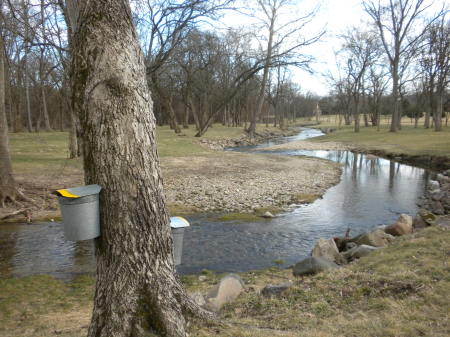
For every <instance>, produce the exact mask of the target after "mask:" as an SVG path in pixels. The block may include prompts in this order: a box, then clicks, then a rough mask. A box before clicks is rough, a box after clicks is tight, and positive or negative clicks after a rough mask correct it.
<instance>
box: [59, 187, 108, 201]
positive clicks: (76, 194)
mask: <svg viewBox="0 0 450 337" xmlns="http://www.w3.org/2000/svg"><path fill="white" fill-rule="evenodd" d="M101 190H102V187H101V186H100V185H96V184H94V185H87V186H80V187H72V188H63V189H60V190H56V191H55V192H54V193H55V194H56V195H58V196H60V197H65V198H72V199H76V198H81V197H86V196H88V195H93V194H99V193H100V191H101Z"/></svg>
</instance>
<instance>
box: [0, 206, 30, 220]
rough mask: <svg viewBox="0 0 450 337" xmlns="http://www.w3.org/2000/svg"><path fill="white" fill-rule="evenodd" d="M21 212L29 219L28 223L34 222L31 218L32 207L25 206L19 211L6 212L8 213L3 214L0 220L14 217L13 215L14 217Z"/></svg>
mask: <svg viewBox="0 0 450 337" xmlns="http://www.w3.org/2000/svg"><path fill="white" fill-rule="evenodd" d="M19 214H23V215H24V216H25V218H26V219H27V222H28V223H31V222H32V219H31V208H24V209H20V210H18V211H15V212H12V213H9V214H6V215H4V216H2V217H1V218H0V220H6V219H9V218H12V217H14V216H16V215H19Z"/></svg>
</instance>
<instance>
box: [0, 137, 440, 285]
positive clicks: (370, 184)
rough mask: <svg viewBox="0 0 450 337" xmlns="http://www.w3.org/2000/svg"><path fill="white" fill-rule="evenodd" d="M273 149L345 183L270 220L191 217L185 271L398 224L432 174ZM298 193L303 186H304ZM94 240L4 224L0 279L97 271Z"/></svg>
mask: <svg viewBox="0 0 450 337" xmlns="http://www.w3.org/2000/svg"><path fill="white" fill-rule="evenodd" d="M320 135H323V134H322V133H321V132H320V131H319V130H314V129H301V131H300V132H299V134H298V135H296V136H292V137H282V138H279V139H276V140H272V141H269V142H267V143H264V144H259V145H256V146H244V147H240V148H234V149H230V150H233V151H246V152H248V151H254V152H264V148H265V147H268V146H271V145H274V144H280V143H286V142H290V141H294V140H301V139H307V138H312V137H317V136H320ZM270 153H272V154H273V153H276V154H279V155H288V156H311V157H318V158H323V159H327V160H331V161H335V162H338V163H341V164H342V175H341V180H340V182H339V183H338V184H337V185H335V186H333V187H332V188H330V189H329V190H328V191H327V192H326V193H325V194H324V195H323V197H322V198H321V199H318V200H316V201H315V202H314V203H312V204H307V205H292V206H291V207H290V209H289V210H288V211H286V212H284V213H281V214H279V215H277V216H276V217H275V218H273V219H262V218H261V220H258V221H256V222H238V221H227V222H220V221H214V220H212V218H211V216H210V214H196V215H193V216H189V217H186V218H187V219H188V221H189V222H190V223H191V226H190V227H189V228H188V229H187V230H186V231H185V235H184V244H183V258H182V264H181V265H180V266H178V268H177V269H178V272H179V273H181V274H191V273H196V272H199V271H201V270H203V269H209V270H213V271H216V272H240V271H249V270H255V269H262V268H267V267H272V266H281V267H287V266H289V265H291V264H293V263H296V262H298V261H299V260H301V259H302V258H304V257H306V256H308V255H309V253H310V251H311V249H312V247H313V245H314V243H315V241H316V240H317V239H319V238H331V237H334V236H343V235H344V233H345V232H346V230H347V228H350V229H351V233H350V234H351V235H352V236H354V235H357V234H360V233H362V232H365V231H368V230H370V229H373V228H374V227H377V226H379V225H382V224H389V223H393V222H394V221H395V220H396V218H397V217H398V216H399V214H401V213H407V214H411V215H413V214H415V213H416V212H417V210H418V208H417V205H416V203H417V201H418V199H419V197H420V196H422V195H423V193H424V191H425V189H426V187H427V184H428V182H429V180H430V177H431V174H432V173H430V172H429V171H427V170H424V169H422V168H417V167H414V166H409V165H404V164H400V163H397V162H394V161H391V160H386V159H383V158H379V157H374V156H366V155H363V154H358V153H353V152H350V151H305V150H295V151H292V150H280V151H276V152H273V151H271V152H270ZM299 192H300V193H301V191H299ZM93 252H94V249H93V240H88V241H81V242H70V241H65V239H64V234H63V229H62V226H61V224H60V223H56V222H53V223H39V224H33V225H26V224H5V225H1V226H0V278H8V277H22V276H27V275H34V274H50V275H53V276H55V277H56V278H60V279H64V280H68V279H71V278H73V277H74V276H76V275H79V274H86V273H88V274H90V273H94V272H95V258H94V253H93Z"/></svg>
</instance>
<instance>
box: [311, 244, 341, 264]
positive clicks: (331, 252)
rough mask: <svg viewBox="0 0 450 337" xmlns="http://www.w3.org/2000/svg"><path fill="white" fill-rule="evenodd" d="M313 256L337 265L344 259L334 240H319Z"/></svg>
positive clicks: (312, 253)
mask: <svg viewBox="0 0 450 337" xmlns="http://www.w3.org/2000/svg"><path fill="white" fill-rule="evenodd" d="M311 256H314V257H321V258H324V259H327V260H330V261H333V262H336V263H340V262H341V259H342V257H341V255H340V254H339V250H338V248H337V246H336V243H335V242H334V240H333V239H319V240H318V241H317V242H316V245H315V246H314V248H313V250H312V252H311Z"/></svg>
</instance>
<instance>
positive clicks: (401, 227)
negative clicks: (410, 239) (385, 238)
mask: <svg viewBox="0 0 450 337" xmlns="http://www.w3.org/2000/svg"><path fill="white" fill-rule="evenodd" d="M412 222H413V221H412V217H411V216H409V215H407V214H402V215H400V217H399V218H398V219H397V222H396V223H395V224H393V225H390V226H387V227H386V228H385V229H384V231H385V232H386V233H388V234H391V235H393V236H401V235H405V234H410V233H412Z"/></svg>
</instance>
